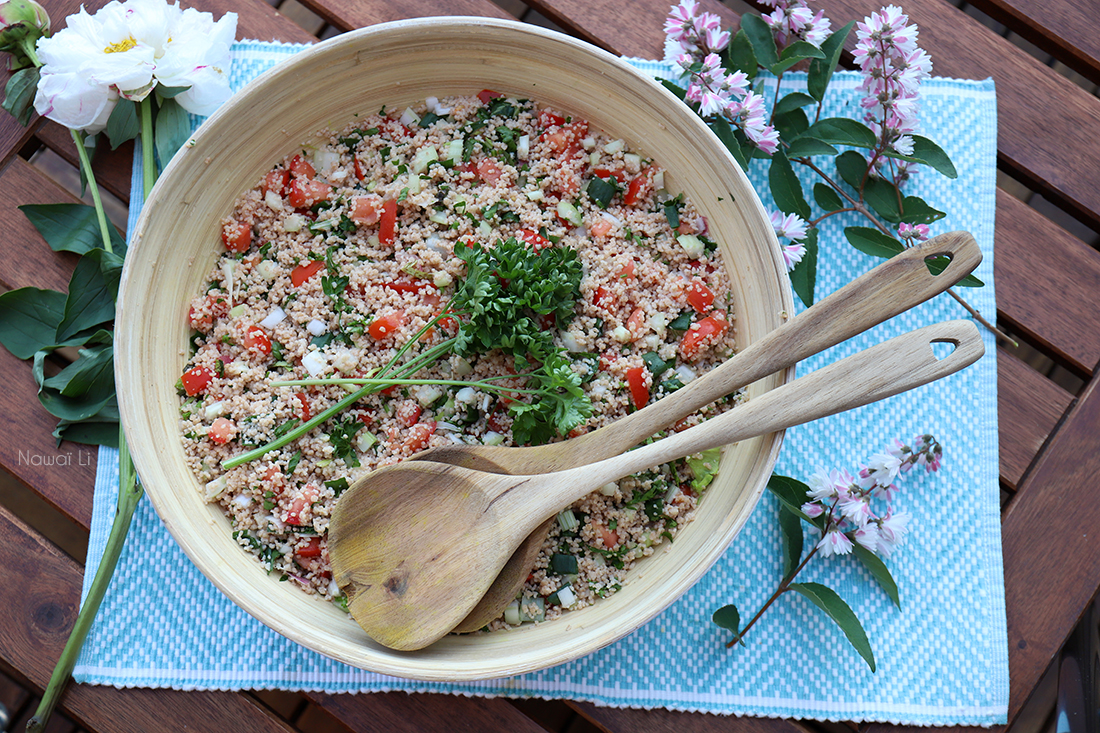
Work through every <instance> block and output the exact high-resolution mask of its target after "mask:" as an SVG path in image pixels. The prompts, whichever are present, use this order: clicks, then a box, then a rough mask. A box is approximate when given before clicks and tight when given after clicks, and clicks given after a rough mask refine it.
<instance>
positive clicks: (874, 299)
mask: <svg viewBox="0 0 1100 733" xmlns="http://www.w3.org/2000/svg"><path fill="white" fill-rule="evenodd" d="M933 257H948V258H950V262H949V263H948V264H947V266H946V267H945V268H944V269H943V271H942V272H940V273H939V274H938V275H934V274H932V273H931V272H930V271H929V269H928V267H927V266H926V264H925V261H926V260H928V259H930V258H933ZM981 261H982V253H981V250H980V249H979V247H978V243H977V242H975V241H974V238H973V237H972V236H971V235H970V234H969V233H967V232H961V231H960V232H948V233H945V234H941V235H939V236H937V237H933V238H932V239H929V240H928V241H927V242H924V243H922V244H920V245H917V246H915V247H911V248H909V249H906V250H905V251H903V252H901V253H900V254H898V255H895V256H894V257H891V258H890V259H888V260H887V261H886V262H884V263H882V264H881V265H878V266H877V267H875V268H874V269H873V270H871V271H869V272H867V273H864V274H863V275H862V276H860V277H859V278H857V279H855V280H853V281H852V282H850V283H849V284H847V285H845V286H844V287H842V288H840V289H839V290H837V291H836V292H834V293H832V294H831V295H829V296H828V297H826V298H824V299H823V300H820V301H818V302H817V303H815V304H814V305H812V306H810V307H809V308H807V309H806V310H805V311H803V312H802V313H800V314H798V315H797V316H795V317H793V318H792V319H791V320H790V321H788V322H787V323H785V324H784V325H782V326H780V327H779V328H776V329H774V330H773V331H771V332H770V333H768V334H767V335H766V336H764V337H763V338H761V339H759V340H758V341H756V342H755V343H753V344H751V345H750V346H749V347H748V348H746V349H745V350H744V351H741V352H739V353H737V354H735V355H734V356H732V357H730V358H729V359H728V360H726V362H725V363H723V364H722V365H720V366H718V367H717V368H715V369H712V370H711V371H710V372H708V373H707V374H705V375H704V376H702V377H700V378H698V379H695V380H693V381H692V382H690V383H689V384H688V385H687V386H685V387H683V388H682V389H678V390H676V391H675V392H674V393H672V394H671V395H669V396H668V397H665V398H664V399H662V400H661V401H660V402H656V403H654V404H652V405H650V406H648V407H646V408H645V409H644V410H638V411H637V412H635V413H632V414H630V415H628V416H626V417H624V418H620V419H619V420H616V421H615V422H614V423H613V424H611V425H610V426H608V427H605V428H601V429H600V430H598V431H595V432H593V433H591V434H589V435H585V436H581V437H580V438H574V439H573V440H571V441H570V445H571V446H572V447H573V450H576V449H578V448H580V444H581V443H584V442H586V441H591V442H592V444H593V445H594V446H597V447H598V450H599V454H600V455H599V457H606V456H611V455H615V454H617V453H620V452H622V451H624V450H627V449H628V448H631V447H633V446H635V445H637V444H638V443H640V442H642V441H643V440H645V439H646V438H648V437H649V436H651V435H653V434H654V433H656V432H658V431H660V430H662V429H663V428H666V427H668V426H669V425H671V424H673V423H675V422H676V421H677V420H679V419H680V418H682V417H684V416H685V415H690V414H691V413H693V412H695V411H696V410H698V409H699V408H701V407H703V406H704V405H709V404H710V403H711V402H714V401H715V400H718V399H721V398H722V397H725V396H726V395H728V394H730V393H731V392H733V391H735V390H737V389H740V388H741V387H744V386H745V385H747V384H751V383H753V382H755V381H756V380H758V379H761V378H763V377H766V376H767V375H769V374H772V373H774V372H776V371H779V370H780V369H783V368H786V367H789V366H792V365H794V364H795V363H797V362H799V361H801V360H802V359H805V358H807V357H809V356H813V355H814V354H816V353H818V352H819V351H822V350H824V349H827V348H829V347H830V346H834V345H836V344H838V343H840V342H841V341H845V340H847V339H849V338H851V337H853V336H855V335H857V334H860V333H862V332H863V331H866V330H867V329H869V328H871V327H872V326H875V325H877V324H879V323H882V322H883V321H885V320H887V319H888V318H892V317H894V316H896V315H897V314H899V313H902V312H904V311H906V310H908V309H910V308H912V307H914V306H916V305H918V304H920V303H923V302H924V301H926V300H928V299H929V298H931V297H932V296H934V295H938V294H939V293H942V292H944V291H945V290H947V289H948V288H950V287H951V286H952V285H954V284H955V283H956V282H958V281H959V280H961V279H962V278H963V277H965V276H966V275H967V274H969V273H970V272H971V271H972V270H973V269H974V268H975V267H977V266H978V263H980V262H981Z"/></svg>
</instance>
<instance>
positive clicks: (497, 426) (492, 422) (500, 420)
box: [485, 403, 508, 433]
mask: <svg viewBox="0 0 1100 733" xmlns="http://www.w3.org/2000/svg"><path fill="white" fill-rule="evenodd" d="M502 407H503V403H498V404H497V409H495V410H493V411H492V412H490V413H489V417H488V418H486V419H485V427H487V428H489V429H490V430H492V431H493V432H494V433H503V432H504V431H505V430H507V429H508V424H507V422H506V421H505V419H504V416H505V414H506V413H505V410H503V409H501V408H502Z"/></svg>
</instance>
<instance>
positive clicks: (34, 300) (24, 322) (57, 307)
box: [0, 288, 65, 359]
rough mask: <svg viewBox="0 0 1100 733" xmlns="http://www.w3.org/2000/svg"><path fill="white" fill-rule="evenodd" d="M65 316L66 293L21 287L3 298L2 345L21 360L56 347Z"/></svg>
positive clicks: (0, 299) (0, 309) (0, 307)
mask: <svg viewBox="0 0 1100 733" xmlns="http://www.w3.org/2000/svg"><path fill="white" fill-rule="evenodd" d="M64 314H65V294H64V293H59V292H57V291H56V290H39V289H38V288H19V289H18V290H9V291H8V292H6V293H4V294H3V295H0V344H3V345H4V348H6V349H7V350H8V351H10V352H11V353H12V354H14V355H15V357H16V358H18V359H29V358H31V357H32V356H34V354H35V352H37V351H40V350H42V349H52V348H53V347H54V346H56V345H57V325H58V324H59V323H61V319H62V317H64Z"/></svg>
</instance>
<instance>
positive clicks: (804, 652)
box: [74, 41, 1008, 726]
mask: <svg viewBox="0 0 1100 733" xmlns="http://www.w3.org/2000/svg"><path fill="white" fill-rule="evenodd" d="M301 48H302V47H301V46H291V45H281V44H271V43H259V42H251V41H248V42H242V43H238V44H236V45H235V46H234V63H233V67H232V82H233V86H234V89H239V88H240V87H241V86H243V85H244V84H245V83H247V81H249V80H250V79H252V78H255V76H257V75H258V74H260V73H261V72H263V71H264V70H266V69H268V68H270V67H271V66H273V65H274V64H276V63H278V61H280V60H282V59H284V58H286V57H288V56H289V55H291V54H293V53H296V52H297V51H298V50H300V49H301ZM628 61H629V62H630V63H632V64H633V65H635V66H636V67H637V68H639V69H640V70H641V71H643V72H644V73H647V74H651V75H654V76H663V77H668V76H670V75H671V71H670V69H669V67H668V66H667V65H665V64H663V63H661V62H653V61H644V60H639V59H629V60H628ZM800 84H801V85H803V86H804V77H802V79H799V78H798V75H796V74H788V75H786V76H785V77H784V80H783V85H784V89H785V90H786V91H790V90H794V89H797V88H799V85H800ZM857 84H858V76H857V75H856V74H854V73H852V72H843V73H839V74H838V75H837V76H836V77H835V79H834V82H833V87H832V91H831V92H830V94H829V98H828V100H827V101H828V104H827V109H826V111H825V114H826V115H827V116H828V115H834V116H835V115H847V116H856V115H858V114H859V107H858V100H859V96H860V95H859V93H858V91H856V85H857ZM923 90H924V93H923V99H924V101H923V110H922V114H921V119H922V134H924V135H926V136H928V137H930V138H931V139H933V140H935V141H936V142H937V143H939V144H940V145H941V146H942V147H944V148H945V149H946V150H947V152H948V153H949V154H950V156H951V159H952V160H953V161H954V163H955V165H956V166H957V168H958V171H959V177H958V179H956V180H953V181H951V180H948V179H946V178H944V177H943V176H940V175H939V174H937V173H935V172H932V171H928V172H921V173H920V175H918V176H917V177H916V178H915V179H914V180H913V182H912V183H911V188H910V189H909V190H910V191H911V192H912V193H915V194H917V195H920V196H922V197H924V198H925V199H926V200H927V201H928V202H929V203H930V204H931V205H933V206H935V207H937V208H939V209H941V210H943V211H946V212H948V217H947V219H945V220H943V221H941V222H937V223H936V224H935V225H934V226H933V233H939V232H945V231H950V230H954V229H965V230H968V231H970V232H972V233H973V234H974V236H975V237H976V238H977V240H978V242H979V243H980V245H981V247H982V250H983V252H984V253H985V260H984V262H983V263H982V265H981V267H980V268H979V270H978V272H977V274H978V276H979V277H980V278H981V279H983V280H984V281H985V282H986V283H987V285H986V287H984V288H981V289H977V290H966V291H964V293H963V294H964V296H965V297H966V298H967V299H968V300H969V302H970V303H971V304H972V305H974V306H975V307H977V308H978V309H979V310H980V311H981V312H982V313H984V314H987V315H988V316H990V317H992V316H993V314H995V313H996V306H995V300H994V287H993V224H994V209H995V203H994V199H995V192H996V179H995V162H996V139H997V134H996V133H997V127H996V99H995V93H994V88H993V83H992V81H991V80H986V81H960V80H952V79H931V80H928V81H926V82H925V84H924V86H923ZM771 93H772V92H767V93H766V94H765V96H766V98H768V99H770V98H771V96H770V95H771ZM199 121H200V120H197V119H196V120H194V122H195V123H198V122H199ZM750 178H751V179H752V181H753V183H754V184H755V185H756V187H757V190H758V191H767V185H766V180H767V170H766V167H765V165H764V164H762V163H760V162H758V163H757V164H755V165H754V166H753V167H752V170H751V171H750ZM807 180H808V179H807ZM134 190H135V196H134V199H133V200H134V201H138V200H139V199H140V191H141V185H140V161H135V189H134ZM764 198H765V204H766V205H768V204H770V201H769V200H768V197H767V196H765V197H764ZM138 211H139V206H138V205H136V204H135V205H134V206H132V207H131V230H132V229H133V223H134V222H135V220H136V216H137V213H138ZM842 219H843V217H840V216H838V217H832V218H830V219H827V220H826V221H825V222H823V223H822V226H821V238H820V239H821V243H820V244H821V252H820V255H819V265H818V279H817V293H818V297H821V296H823V295H825V294H827V293H829V292H832V291H834V290H836V289H837V288H839V287H840V286H842V285H843V284H845V283H846V282H848V281H849V280H851V279H853V278H854V277H856V276H857V275H859V274H861V273H863V272H865V271H867V270H869V269H870V268H872V267H873V266H874V265H875V264H876V263H877V260H875V259H874V258H872V257H869V256H866V255H863V254H861V253H860V252H858V251H856V250H854V249H853V248H852V247H851V246H849V245H848V244H847V242H846V241H845V240H844V237H843V234H842V229H843V226H851V225H855V224H857V223H858V222H856V221H855V220H854V219H852V218H849V219H843V220H842ZM965 317H966V313H965V312H964V311H963V309H962V308H961V307H960V306H959V305H958V304H957V303H955V301H954V300H952V299H950V298H948V297H947V296H940V297H938V298H936V299H934V300H933V301H931V302H929V303H926V304H924V305H922V306H920V307H918V308H916V309H913V310H912V311H910V312H907V313H905V314H902V315H901V316H898V317H897V318H894V319H892V320H891V321H889V322H887V323H885V324H883V325H881V326H879V327H877V328H875V329H873V330H872V331H871V332H869V333H867V334H865V335H863V336H861V337H859V338H856V339H852V340H851V341H848V342H845V343H843V344H840V345H839V346H837V347H835V348H833V349H830V350H828V351H827V352H825V353H824V354H822V355H819V356H817V357H814V358H812V359H808V360H806V361H805V362H803V363H801V364H800V365H799V373H807V372H809V371H812V370H814V369H816V368H818V367H820V366H822V365H824V364H827V363H831V362H833V361H835V360H837V359H840V358H842V357H844V356H847V355H849V354H852V353H854V352H856V351H858V350H861V349H863V348H865V347H867V346H870V345H872V344H874V343H878V342H880V341H883V340H885V339H887V338H889V337H891V336H895V335H898V334H900V333H903V332H905V331H908V330H911V329H914V328H918V327H920V326H923V325H927V324H929V323H933V322H937V321H943V320H948V319H953V318H965ZM985 339H986V349H987V354H986V356H985V357H984V358H983V359H982V360H981V361H980V362H979V363H978V364H976V365H975V366H973V367H971V368H969V369H967V370H964V371H963V372H961V373H959V374H956V375H954V376H952V377H950V378H948V379H945V380H942V381H940V382H937V383H935V384H932V385H928V386H926V387H923V388H921V389H919V390H917V391H915V392H911V393H908V394H905V395H899V396H897V397H894V398H892V399H890V400H887V401H885V402H883V403H879V404H875V405H871V406H868V407H865V408H862V409H860V410H857V411H855V412H852V413H847V414H844V415H839V416H835V417H832V418H828V419H824V420H820V421H817V422H815V423H813V424H811V425H807V426H803V427H800V428H795V429H793V430H790V431H788V433H787V437H786V441H785V444H784V446H783V450H782V453H781V456H780V460H779V464H778V466H777V471H778V472H779V473H782V474H785V475H790V476H795V477H799V478H802V479H803V480H804V479H806V478H807V477H808V476H809V475H810V474H811V473H812V472H813V471H815V470H816V469H818V468H840V469H848V470H850V471H855V470H857V469H858V468H859V465H860V463H861V462H862V461H866V460H867V459H868V458H870V456H871V455H873V454H874V453H877V452H880V451H881V450H882V449H883V448H885V447H886V445H887V444H888V443H889V442H890V440H891V439H892V438H894V437H900V438H902V439H904V440H911V439H912V437H913V436H914V435H916V434H918V433H921V432H929V433H932V434H934V435H935V436H936V437H937V438H938V439H940V440H941V441H942V443H943V445H944V451H945V452H944V462H943V468H942V469H941V470H940V472H939V473H937V474H927V475H926V474H925V473H924V472H923V471H919V472H918V471H913V472H911V473H909V474H907V475H906V476H904V477H902V479H901V482H900V486H901V487H902V498H901V500H900V503H901V508H903V509H905V510H907V511H910V512H911V513H912V514H913V515H914V517H915V521H914V522H913V524H912V525H911V530H912V531H911V533H910V535H909V537H908V538H907V540H906V542H905V544H904V545H902V547H901V548H900V549H899V550H898V551H897V552H896V553H895V554H894V555H893V556H892V557H891V558H890V559H889V560H888V561H887V564H888V565H889V567H890V569H891V572H892V573H893V574H894V576H895V578H896V579H897V581H898V585H899V587H900V589H901V598H902V609H901V610H898V609H896V608H895V607H894V606H893V605H892V604H891V603H890V602H889V600H888V599H887V598H886V596H885V594H884V593H883V592H882V591H881V590H879V589H878V587H877V586H876V585H875V584H874V582H873V580H872V579H871V577H870V576H869V574H868V573H867V572H865V571H864V570H863V569H862V567H861V566H860V565H859V564H858V563H857V562H856V561H855V560H854V559H852V558H839V559H827V560H815V561H814V562H812V563H811V564H810V565H809V566H808V567H807V569H806V570H805V571H804V573H803V575H801V576H800V579H801V580H805V581H816V582H822V583H825V584H827V585H829V586H831V587H832V588H834V589H836V590H837V591H838V592H839V593H840V595H841V596H842V597H844V598H845V599H846V600H847V601H848V603H849V604H850V605H851V606H852V608H853V610H854V611H855V613H856V614H857V615H858V616H859V618H860V619H861V620H862V621H863V624H864V626H865V628H866V630H867V634H868V637H869V638H870V642H871V645H872V647H873V649H874V651H875V656H876V659H877V661H878V672H877V674H872V673H871V672H870V671H869V669H868V668H867V666H866V665H865V664H864V663H863V662H862V660H860V659H859V657H858V656H857V655H856V653H855V652H854V651H853V650H852V649H851V647H849V646H848V644H847V642H846V641H845V640H844V639H843V637H842V636H841V635H840V633H839V631H838V630H837V629H836V628H835V627H834V626H833V625H832V623H831V622H829V621H828V620H827V619H825V618H824V617H823V616H822V615H821V614H820V613H819V612H818V611H817V610H816V609H815V608H813V607H812V606H811V605H810V604H809V603H808V602H807V601H805V599H803V598H801V597H793V594H791V595H787V596H784V597H783V598H782V599H780V601H779V602H778V603H776V604H775V605H774V606H773V607H772V608H771V609H770V610H769V612H768V613H767V614H766V615H765V616H764V617H763V620H762V621H761V622H760V623H759V624H758V625H757V626H756V628H754V629H753V631H752V632H751V633H750V635H749V636H748V638H747V642H748V645H747V646H746V647H743V648H734V649H732V650H727V649H726V648H725V642H726V641H727V639H728V638H729V635H728V633H727V632H725V631H724V630H722V629H719V628H718V627H717V626H715V625H714V624H713V623H712V622H711V620H710V616H711V613H712V612H713V611H714V610H715V609H717V608H718V607H720V606H722V605H724V604H726V603H729V602H734V603H736V604H737V605H738V607H739V608H740V609H741V612H742V615H743V616H746V615H747V614H750V613H752V612H754V611H755V610H756V609H757V608H759V607H760V606H761V605H762V604H763V602H764V601H765V599H766V598H767V597H768V596H769V595H770V594H771V593H772V591H773V590H774V588H775V586H776V584H777V582H778V580H779V576H780V572H781V571H780V538H779V534H778V531H777V528H776V521H775V515H776V511H777V507H776V504H775V502H774V500H773V499H772V498H771V497H770V495H766V496H765V498H764V500H763V501H762V502H761V504H760V505H759V507H758V508H757V510H756V511H755V513H754V514H753V515H752V517H751V518H750V520H749V522H748V524H747V525H746V527H745V529H744V530H743V531H742V533H741V535H740V536H739V537H738V539H737V540H736V541H735V542H734V544H733V545H732V546H731V547H730V549H729V550H728V552H727V553H726V554H725V556H724V557H723V559H722V560H721V561H719V562H718V563H717V564H716V565H715V566H714V567H713V568H712V569H711V570H710V571H709V572H708V573H707V574H706V575H705V576H704V578H703V579H702V580H701V581H700V582H699V583H698V584H697V585H696V586H695V587H694V588H692V589H691V590H690V591H689V592H688V593H687V594H685V595H684V596H683V597H682V598H680V599H679V600H678V601H676V602H675V603H673V604H672V605H671V606H670V607H669V608H668V609H666V610H665V611H664V612H663V613H662V614H660V615H659V616H657V617H656V618H655V619H653V620H652V621H651V622H650V623H649V624H647V625H646V626H644V627H643V628H641V629H639V630H637V631H636V632H635V633H633V634H631V635H630V636H628V637H626V638H624V639H622V640H620V641H618V642H616V643H615V644H613V645H611V646H609V647H607V648H605V649H602V650H600V651H598V652H595V653H593V654H591V655H589V656H587V657H584V658H582V659H578V660H576V661H574V662H570V663H567V664H563V665H561V666H558V667H554V668H551V669H547V670H542V671H540V672H535V673H531V674H527V675H523V676H519V677H514V678H509V679H498V680H487V681H481V682H472V683H465V684H443V683H424V682H417V681H412V680H403V679H397V678H393V677H387V676H383V675H377V674H373V673H370V672H365V671H362V670H358V669H355V668H351V667H347V666H345V665H342V664H340V663H337V662H335V661H332V660H330V659H328V658H326V657H323V656H321V655H319V654H316V653H314V652H312V651H310V650H308V649H305V648H303V647H301V646H298V645H297V644H295V643H293V642H291V641H289V640H287V639H286V638H284V637H282V636H280V635H279V634H277V633H275V632H274V631H272V630H270V629H268V628H267V627H265V626H263V625H262V624H260V623H259V622H258V621H256V620H255V619H253V618H252V617H251V616H249V615H248V614H246V613H245V612H244V611H242V610H241V609H239V608H238V607H236V606H235V605H234V604H233V603H231V602H230V601H229V600H228V599H226V598H225V597H224V596H223V595H222V594H221V593H220V592H219V591H218V590H217V589H215V588H214V586H213V585H212V584H211V583H210V582H209V581H207V580H206V578H205V577H204V576H203V575H202V574H201V573H200V572H199V571H198V570H197V569H196V568H195V567H194V566H193V565H192V564H191V562H190V561H189V560H188V559H187V557H186V556H185V555H184V554H183V552H182V551H181V550H180V549H179V547H178V546H177V545H176V543H175V542H174V541H173V540H172V538H171V537H170V536H169V535H168V533H167V532H166V531H165V529H164V528H163V525H162V524H161V522H160V520H159V518H158V517H157V515H156V513H155V512H154V511H153V508H152V505H151V503H150V502H149V501H148V499H143V500H142V502H141V504H140V506H139V508H138V511H137V514H136V516H135V519H134V523H133V526H132V529H131V532H130V536H129V539H128V541H127V544H126V547H125V550H124V552H123V555H122V559H121V561H120V563H119V568H118V571H117V573H116V575H115V579H114V582H113V583H112V585H111V588H110V590H109V592H108V594H107V597H106V599H105V601H104V603H103V607H102V610H101V612H100V615H99V617H98V619H97V620H96V622H95V625H94V627H93V629H92V631H91V633H90V635H89V637H88V642H87V644H86V646H85V647H84V650H83V653H82V654H81V656H80V660H79V663H78V665H77V668H76V671H75V675H74V676H75V677H76V679H77V680H78V681H79V682H83V683H90V684H104V685H115V686H119V687H131V686H138V687H171V688H176V689H221V690H227V689H259V688H277V689H306V690H325V691H331V692H341V691H359V692H368V691H380V690H405V691H410V692H411V691H428V692H448V693H459V694H473V695H486V696H498V695H499V696H509V697H545V698H567V699H572V700H587V701H593V702H595V703H597V704H601V705H611V706H628V707H642V708H654V707H664V708H670V709H677V710H692V711H707V712H713V713H719V714H737V715H758V716H783V717H798V718H813V719H819V720H860V721H886V722H896V723H903V724H916V725H985V726H988V725H993V724H997V723H1003V722H1004V721H1005V719H1006V715H1007V705H1008V650H1007V633H1006V623H1005V608H1004V585H1003V573H1002V561H1001V541H1000V512H999V487H998V441H997V393H996V385H997V368H996V348H995V344H994V340H993V338H992V337H991V336H990V334H988V333H986V334H985ZM117 462H118V460H117V452H116V451H114V450H111V449H101V451H100V455H99V464H98V465H99V470H98V473H97V478H96V486H95V505H94V515H93V522H92V534H91V542H90V546H89V550H88V565H87V569H86V575H85V594H86V593H87V588H88V585H89V584H90V582H91V578H92V577H93V576H94V574H95V570H96V567H97V566H98V563H99V558H100V557H101V556H102V552H103V547H104V544H105V542H106V538H107V534H108V530H109V528H110V523H111V519H112V517H113V515H114V509H115V501H116V496H117V491H118V476H117ZM807 542H810V539H807Z"/></svg>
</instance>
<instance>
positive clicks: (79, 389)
mask: <svg viewBox="0 0 1100 733" xmlns="http://www.w3.org/2000/svg"><path fill="white" fill-rule="evenodd" d="M113 358H114V347H113V346H111V345H110V344H107V345H104V346H100V347H98V348H94V349H81V350H80V357H79V358H78V359H77V360H76V361H74V362H73V363H72V364H69V365H68V366H66V367H65V368H64V369H62V370H61V371H60V372H58V373H57V374H55V375H54V376H52V377H50V378H48V379H45V380H43V382H42V386H43V387H46V388H48V389H56V390H57V391H58V392H59V393H60V394H61V396H62V397H80V396H82V395H87V394H91V393H94V392H95V391H96V390H106V392H107V393H113V392H114V387H115V371H114V365H113V363H112V359H113Z"/></svg>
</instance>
